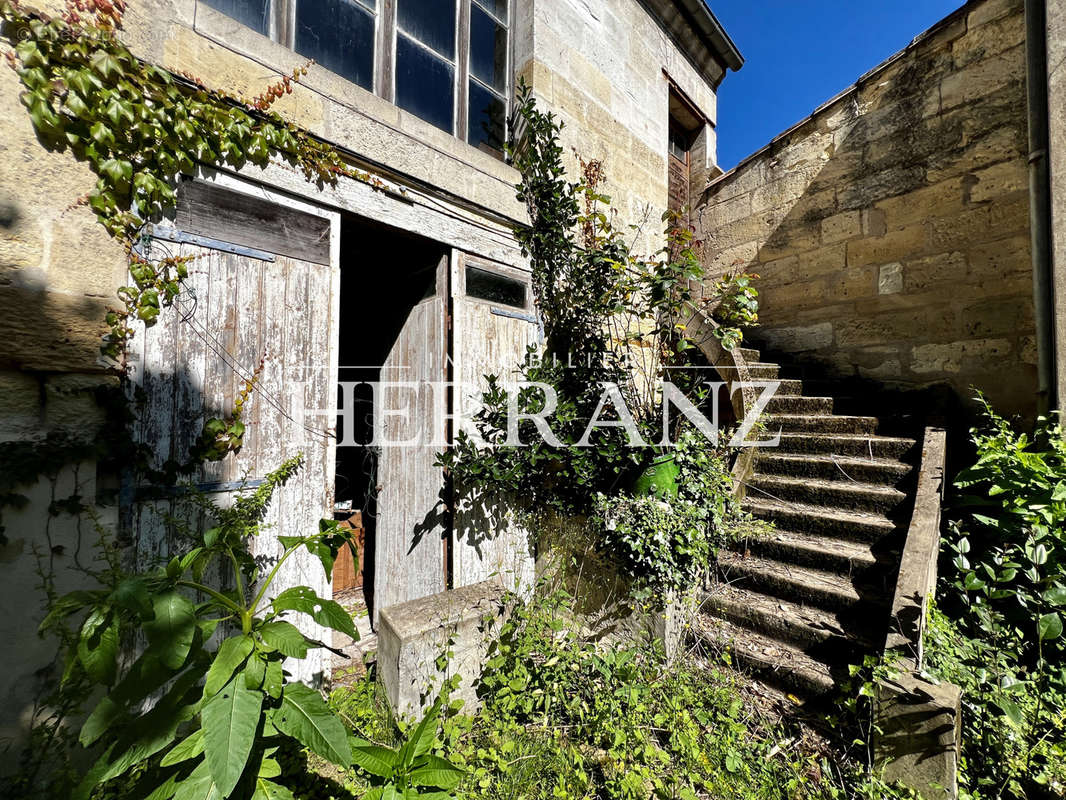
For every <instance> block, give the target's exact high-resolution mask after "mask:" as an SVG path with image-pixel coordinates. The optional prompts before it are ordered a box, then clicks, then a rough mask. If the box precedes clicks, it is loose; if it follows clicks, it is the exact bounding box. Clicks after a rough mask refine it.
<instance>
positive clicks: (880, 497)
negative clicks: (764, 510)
mask: <svg viewBox="0 0 1066 800" xmlns="http://www.w3.org/2000/svg"><path fill="white" fill-rule="evenodd" d="M748 495H749V496H750V497H752V498H758V497H768V498H770V499H774V500H783V501H787V502H796V503H803V504H805V505H810V506H820V507H822V508H839V509H843V510H845V511H869V512H871V513H875V514H891V513H892V512H893V511H894V510H895V509H897V508H898V507H899V506H900V505H901V504H902V503H903V501H905V500H906V499H907V495H905V494H904V493H903V492H901V491H899V490H897V489H893V488H892V487H891V486H882V485H878V484H876V483H855V482H852V481H827V480H823V479H821V478H794V477H789V476H783V475H761V474H759V472H758V466H756V474H755V475H753V476H752V477H751V478H750V479H749V488H748Z"/></svg>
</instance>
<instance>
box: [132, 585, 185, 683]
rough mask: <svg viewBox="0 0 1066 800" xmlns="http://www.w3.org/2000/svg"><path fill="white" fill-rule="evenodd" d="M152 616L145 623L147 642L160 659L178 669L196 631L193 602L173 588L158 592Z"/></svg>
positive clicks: (183, 661)
mask: <svg viewBox="0 0 1066 800" xmlns="http://www.w3.org/2000/svg"><path fill="white" fill-rule="evenodd" d="M153 608H154V609H155V618H154V619H152V620H150V621H148V622H145V623H144V632H145V635H147V637H148V644H149V645H150V646H151V648H152V650H153V651H154V652H155V653H157V654H158V656H159V660H160V661H162V662H163V663H164V664H165V665H166V666H168V667H170V668H171V669H177V668H178V667H180V666H181V665H182V664H183V663H185V659H186V658H187V657H188V655H189V649H190V648H191V647H192V642H193V637H194V636H195V635H196V612H195V609H194V607H193V604H192V602H190V601H189V599H188V598H186V597H185V596H184V595H182V594H180V593H178V592H177V591H176V590H171V591H169V592H166V593H164V594H161V595H159V596H158V597H157V598H156V599H155V603H154V604H153Z"/></svg>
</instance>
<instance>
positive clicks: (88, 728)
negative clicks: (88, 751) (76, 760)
mask: <svg viewBox="0 0 1066 800" xmlns="http://www.w3.org/2000/svg"><path fill="white" fill-rule="evenodd" d="M123 716H125V710H124V709H123V708H122V707H121V706H120V705H118V703H116V702H115V701H114V700H112V699H111V698H110V697H105V698H103V699H102V700H101V701H100V702H99V703H97V704H96V708H94V709H93V710H92V713H91V714H89V716H88V718H87V719H86V720H85V724H83V725H82V726H81V732H80V733H79V735H78V742H79V743H81V746H82V747H89V746H91V745H92V744H93V742H95V741H96V740H97V739H99V738H100V737H101V736H103V735H104V734H105V733H107V731H108V729H109V728H111V727H112V726H113V725H114V724H115V723H116V721H118V720H119V719H121V718H122V717H123Z"/></svg>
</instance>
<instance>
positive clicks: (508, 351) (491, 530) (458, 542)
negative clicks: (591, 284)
mask: <svg viewBox="0 0 1066 800" xmlns="http://www.w3.org/2000/svg"><path fill="white" fill-rule="evenodd" d="M529 281H530V277H529V273H527V272H525V271H522V270H517V269H514V268H512V267H506V266H504V265H502V264H497V263H495V262H492V261H486V260H484V259H480V258H476V257H474V256H471V255H467V254H464V253H459V252H456V253H455V257H454V258H453V271H452V314H453V323H452V324H453V331H452V353H453V375H454V378H453V380H454V382H455V384H456V386H455V393H456V400H455V403H456V411H457V413H462V414H469V413H472V411H473V410H474V409H475V408H476V407H477V405H478V403H479V402H480V397H481V393H482V391H484V389H485V388H487V386H488V384H487V382H486V380H485V376H487V375H496V376H497V377H499V379H500V382H501V384H503V385H506V384H508V383H513V382H516V381H517V380H519V378H520V366H521V364H522V362H523V360H524V359H525V358H526V352H527V349H528V348H529V346H530V345H531V344H535V343H537V342H538V341H539V338H540V336H539V326H538V323H537V318H536V316H535V314H536V312H535V311H534V309H533V296H532V288H531V287H530V283H529ZM467 427H468V429H469V426H467ZM533 558H534V553H533V547H532V544H531V541H530V537H529V534H528V532H527V531H526V530H525V529H523V528H522V526H521V525H520V524H519V522H518V520H516V519H515V518H514V517H513V515H512V514H511V513H510V509H509V508H508V505H507V504H506V503H501V502H499V501H498V500H497V499H495V498H484V499H483V498H478V497H464V498H461V499H458V500H457V502H456V505H455V511H454V533H453V541H452V583H453V586H455V587H459V586H469V585H471V584H475V583H479V582H481V581H484V580H487V579H489V578H490V577H495V576H498V577H499V578H500V579H501V580H502V581H503V583H504V586H505V587H506V588H508V589H523V590H524V589H528V588H529V587H530V586H532V583H533V580H534V570H533Z"/></svg>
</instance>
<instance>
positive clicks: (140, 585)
mask: <svg viewBox="0 0 1066 800" xmlns="http://www.w3.org/2000/svg"><path fill="white" fill-rule="evenodd" d="M111 600H112V601H113V602H114V603H115V605H117V606H119V607H121V608H124V609H126V610H127V611H129V612H131V613H133V614H136V615H137V616H139V617H141V618H142V619H145V618H148V617H151V616H152V613H153V612H152V596H151V594H149V592H148V585H147V584H146V583H145V581H144V579H143V578H126V579H124V580H122V581H121V582H120V583H119V585H118V586H116V587H115V591H114V592H112V594H111Z"/></svg>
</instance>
